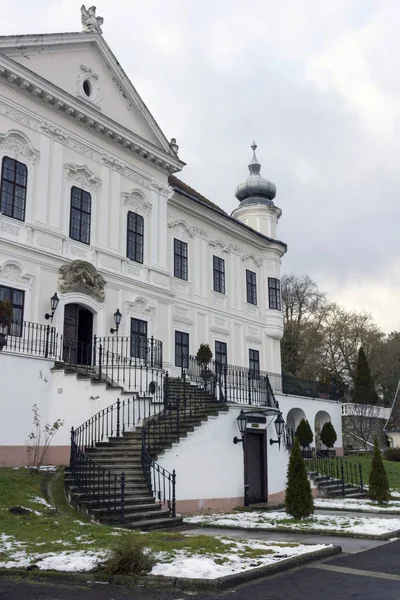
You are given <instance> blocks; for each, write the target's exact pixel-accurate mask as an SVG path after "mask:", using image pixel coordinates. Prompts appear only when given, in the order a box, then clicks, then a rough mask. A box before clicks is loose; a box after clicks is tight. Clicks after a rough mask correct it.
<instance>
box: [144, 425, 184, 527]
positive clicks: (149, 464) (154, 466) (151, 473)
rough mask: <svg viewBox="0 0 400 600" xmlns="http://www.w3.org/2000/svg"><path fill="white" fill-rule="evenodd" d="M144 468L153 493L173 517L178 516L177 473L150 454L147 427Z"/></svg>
mask: <svg viewBox="0 0 400 600" xmlns="http://www.w3.org/2000/svg"><path fill="white" fill-rule="evenodd" d="M141 458H142V470H143V474H144V476H145V479H146V481H147V484H148V486H149V488H150V489H151V490H152V491H153V495H154V497H155V498H156V500H158V501H159V502H160V504H162V505H163V506H167V507H168V509H169V511H170V514H171V517H172V518H175V517H176V473H175V469H174V470H173V471H172V473H170V472H169V471H167V469H164V468H163V467H161V466H160V465H159V464H158V463H156V462H155V460H153V459H152V457H151V456H150V453H149V450H148V448H147V442H146V429H143V430H142V453H141Z"/></svg>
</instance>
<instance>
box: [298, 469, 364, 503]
mask: <svg viewBox="0 0 400 600" xmlns="http://www.w3.org/2000/svg"><path fill="white" fill-rule="evenodd" d="M308 477H309V479H311V481H312V482H313V484H314V485H315V486H316V488H317V497H318V498H336V499H340V498H343V497H344V498H367V493H366V492H365V491H364V490H363V491H361V488H360V486H359V485H354V484H352V483H347V482H345V483H344V485H343V484H342V480H341V479H336V478H333V477H331V476H328V475H321V473H316V472H309V473H308Z"/></svg>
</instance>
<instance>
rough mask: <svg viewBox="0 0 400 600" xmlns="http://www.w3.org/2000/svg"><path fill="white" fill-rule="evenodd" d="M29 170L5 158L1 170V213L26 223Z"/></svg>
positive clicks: (11, 159) (21, 164) (15, 161)
mask: <svg viewBox="0 0 400 600" xmlns="http://www.w3.org/2000/svg"><path fill="white" fill-rule="evenodd" d="M27 180H28V169H27V168H26V165H24V164H23V163H20V162H18V161H17V160H14V159H13V158H8V156H5V157H4V158H3V163H2V168H1V191H0V199H1V202H0V212H1V213H2V214H3V215H7V217H12V218H13V219H18V220H19V221H25V200H26V185H27Z"/></svg>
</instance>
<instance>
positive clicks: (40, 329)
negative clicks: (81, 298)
mask: <svg viewBox="0 0 400 600" xmlns="http://www.w3.org/2000/svg"><path fill="white" fill-rule="evenodd" d="M0 331H1V332H2V333H3V334H5V336H6V344H5V346H4V347H3V349H4V351H6V352H13V353H16V354H28V355H30V356H42V357H43V358H54V359H55V358H57V356H58V354H59V339H58V338H59V336H58V334H57V333H56V329H55V327H52V326H51V325H41V324H40V323H31V322H30V321H17V320H12V321H11V322H10V324H9V325H8V326H7V327H4V328H2V329H1V330H0Z"/></svg>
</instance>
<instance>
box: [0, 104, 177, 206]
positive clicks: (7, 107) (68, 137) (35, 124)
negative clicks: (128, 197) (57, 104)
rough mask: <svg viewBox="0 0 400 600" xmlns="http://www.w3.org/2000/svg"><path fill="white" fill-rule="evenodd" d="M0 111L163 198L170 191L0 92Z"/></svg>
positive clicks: (156, 181) (129, 165)
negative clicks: (0, 94) (1, 94)
mask: <svg viewBox="0 0 400 600" xmlns="http://www.w3.org/2000/svg"><path fill="white" fill-rule="evenodd" d="M0 114H2V115H5V116H7V117H9V118H10V119H12V120H13V121H16V122H17V123H21V124H22V125H25V126H26V127H28V128H29V129H32V130H33V131H37V132H39V133H43V134H45V135H47V136H48V137H50V138H52V139H55V140H56V141H58V142H60V143H61V144H64V145H65V146H66V147H67V148H71V149H72V150H76V151H77V152H79V153H80V154H82V155H83V156H86V157H88V158H91V159H92V160H94V161H95V162H97V163H100V164H102V165H105V166H107V167H109V168H110V169H112V170H114V171H116V172H117V173H119V174H120V175H123V176H124V177H126V178H127V179H129V180H130V181H133V182H134V183H138V184H140V185H142V186H143V187H145V188H147V189H149V190H154V191H156V192H159V193H160V194H161V195H163V196H165V197H166V198H169V196H170V194H171V188H170V187H169V186H168V185H166V184H163V183H161V182H160V181H158V180H157V179H154V178H152V177H149V176H148V175H147V174H145V173H143V172H140V171H139V170H137V169H134V168H133V167H132V165H131V164H129V163H128V162H125V161H122V160H120V159H118V158H116V157H115V156H113V155H111V154H109V153H107V152H104V150H102V149H101V148H99V147H96V146H94V145H89V144H88V143H87V142H86V141H85V140H84V139H82V138H80V137H78V136H76V135H73V134H72V133H71V132H69V131H67V130H66V129H63V128H60V127H58V126H56V125H55V124H54V123H51V122H50V121H46V120H44V119H41V118H40V117H38V116H37V115H35V114H32V113H31V112H29V111H28V110H26V109H25V108H22V107H21V106H19V105H17V104H15V103H14V102H11V101H10V100H8V99H7V98H4V97H2V96H0Z"/></svg>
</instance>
